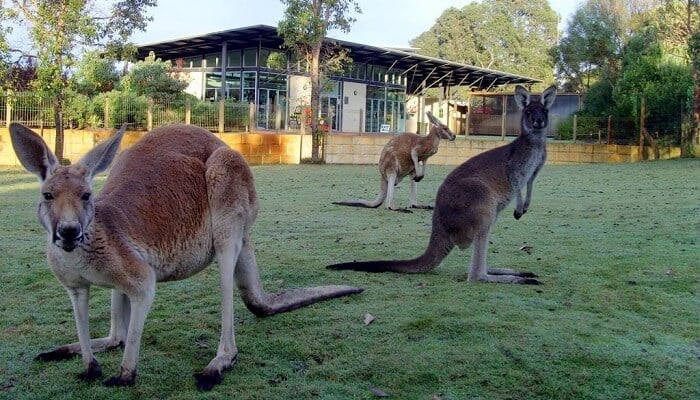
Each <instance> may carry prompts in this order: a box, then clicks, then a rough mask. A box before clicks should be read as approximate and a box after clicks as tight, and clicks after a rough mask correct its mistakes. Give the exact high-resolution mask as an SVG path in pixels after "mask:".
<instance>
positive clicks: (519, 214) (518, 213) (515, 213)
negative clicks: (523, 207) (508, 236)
mask: <svg viewBox="0 0 700 400" xmlns="http://www.w3.org/2000/svg"><path fill="white" fill-rule="evenodd" d="M523 214H525V211H522V212H520V211H518V210H515V211H513V217H515V219H520V217H522V216H523Z"/></svg>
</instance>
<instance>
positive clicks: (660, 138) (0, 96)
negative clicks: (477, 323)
mask: <svg viewBox="0 0 700 400" xmlns="http://www.w3.org/2000/svg"><path fill="white" fill-rule="evenodd" d="M475 98H476V99H477V101H474V102H472V103H471V104H470V111H469V112H468V113H466V114H462V115H461V116H460V117H459V118H460V119H459V121H458V122H459V125H460V126H462V127H464V129H463V131H462V130H460V132H461V133H468V134H469V135H509V136H513V135H517V134H518V132H519V118H520V117H519V110H518V109H517V107H516V105H515V103H514V102H513V100H512V96H507V95H503V94H498V95H490V94H489V95H488V96H487V95H483V94H482V95H479V97H475ZM579 107H580V100H579V97H574V96H573V95H572V96H570V97H567V96H557V101H556V102H555V104H554V109H553V110H552V111H553V112H551V113H550V126H549V130H548V132H547V134H548V136H550V137H552V138H554V139H559V140H573V141H585V142H598V143H608V144H637V143H639V138H640V136H642V133H643V132H645V134H646V135H648V136H649V137H651V138H653V139H654V140H656V141H657V142H658V143H659V144H663V145H672V146H673V145H678V144H680V140H681V137H682V135H683V134H684V133H686V131H689V130H690V129H691V128H690V126H691V112H690V109H691V108H690V107H688V106H685V107H684V106H683V105H680V106H679V107H678V112H674V113H671V114H669V113H668V112H667V111H665V110H659V109H655V108H653V107H650V108H644V107H642V106H641V104H640V108H639V111H638V112H636V113H637V114H640V115H644V118H640V117H638V116H633V115H630V116H604V117H591V116H585V115H580V113H579ZM63 111H64V118H63V119H64V123H65V125H66V126H65V127H69V128H105V127H107V128H115V127H119V126H121V125H122V124H124V123H126V124H128V125H129V129H132V130H150V129H153V128H156V127H159V126H163V125H168V124H172V123H189V124H194V125H198V126H201V127H203V128H205V129H209V130H212V131H217V132H245V131H249V130H250V129H251V127H252V126H260V121H261V119H260V117H259V116H258V117H257V119H258V121H257V123H256V114H255V111H256V108H255V107H253V106H252V105H251V104H249V103H241V102H234V101H232V100H220V101H209V100H197V99H195V98H194V97H192V96H188V95H183V96H180V97H176V98H170V99H150V98H147V97H146V96H136V95H134V94H131V93H124V92H111V93H108V94H102V95H98V96H95V97H93V98H88V97H86V96H82V95H77V94H71V95H66V97H65V101H64V105H63ZM343 113H344V117H343V122H342V125H343V128H347V129H348V131H349V132H382V131H383V130H382V126H376V127H373V126H371V124H370V123H369V121H370V119H369V117H368V116H367V115H366V113H364V112H363V111H362V110H354V111H353V110H345V111H343ZM268 114H270V115H273V114H271V113H270V112H268ZM270 115H268V117H269V118H272V119H273V120H274V119H275V118H276V117H275V116H273V117H270ZM340 115H343V114H340ZM340 115H336V114H335V113H334V114H332V115H331V114H328V115H323V114H322V116H324V118H321V121H322V124H321V126H320V128H321V129H322V130H324V131H339V130H341V129H342V128H341V120H340ZM304 117H305V116H304V115H301V113H296V112H289V113H283V114H282V119H283V120H285V119H286V120H285V121H284V122H282V123H281V124H280V123H279V122H278V123H276V124H274V126H277V129H280V128H279V127H280V126H281V127H282V128H281V129H285V130H300V129H302V128H303V127H304V126H303V125H308V118H309V117H308V116H306V117H307V118H304ZM269 118H268V119H269ZM305 120H306V124H305V123H304V121H305ZM9 122H19V123H22V124H24V125H26V126H29V127H32V128H42V127H44V128H52V127H55V114H54V101H53V99H52V98H48V97H45V96H43V97H42V96H41V95H39V94H36V93H32V92H4V93H0V123H2V125H7V124H8V123H9ZM268 122H269V121H268ZM386 126H387V127H388V131H390V132H402V131H404V130H405V125H404V120H403V119H400V118H396V119H395V120H394V119H392V123H391V124H387V125H386ZM263 128H264V126H263Z"/></svg>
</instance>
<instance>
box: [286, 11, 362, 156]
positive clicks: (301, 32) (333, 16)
mask: <svg viewBox="0 0 700 400" xmlns="http://www.w3.org/2000/svg"><path fill="white" fill-rule="evenodd" d="M281 2H282V3H283V4H285V5H286V6H287V8H286V9H285V11H284V17H283V19H282V20H281V21H280V22H279V24H278V26H277V31H278V32H279V34H280V36H282V38H283V39H284V46H285V47H287V48H289V49H292V50H293V51H295V52H296V53H297V55H299V57H300V58H301V59H304V60H306V62H307V63H308V65H309V74H310V75H311V115H312V116H314V117H313V118H312V119H311V133H312V147H311V160H312V161H313V162H319V161H321V154H322V153H321V148H322V146H323V131H321V130H320V129H319V121H318V118H315V116H317V115H318V112H319V105H320V104H319V103H320V96H321V86H322V82H323V79H322V78H323V73H322V65H323V64H324V63H325V64H327V65H335V66H337V63H338V60H339V59H343V58H344V56H343V54H342V53H340V54H339V52H338V50H337V48H334V46H333V44H332V43H327V42H326V41H325V38H326V35H327V34H328V31H330V30H335V29H338V30H340V31H341V32H344V33H347V32H349V31H350V26H351V25H352V24H353V23H354V22H355V18H353V17H351V16H350V15H349V14H350V13H351V12H352V11H354V12H356V13H361V12H362V10H361V9H360V6H359V5H358V3H357V1H355V0H281ZM324 48H325V49H326V50H327V51H326V52H324ZM338 56H339V58H338Z"/></svg>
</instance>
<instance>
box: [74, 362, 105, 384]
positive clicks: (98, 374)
mask: <svg viewBox="0 0 700 400" xmlns="http://www.w3.org/2000/svg"><path fill="white" fill-rule="evenodd" d="M99 378H102V368H100V363H98V362H97V360H95V359H94V358H93V359H92V361H91V362H90V365H89V366H88V368H87V369H86V370H85V371H83V372H81V373H79V374H78V379H80V380H81V381H86V382H90V381H94V380H96V379H99Z"/></svg>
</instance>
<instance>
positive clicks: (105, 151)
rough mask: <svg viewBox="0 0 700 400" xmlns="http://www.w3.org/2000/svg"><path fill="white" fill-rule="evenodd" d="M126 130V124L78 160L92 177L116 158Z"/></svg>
mask: <svg viewBox="0 0 700 400" xmlns="http://www.w3.org/2000/svg"><path fill="white" fill-rule="evenodd" d="M125 131H126V124H124V125H122V127H121V129H119V131H118V132H117V134H116V135H114V136H112V137H111V138H109V139H107V140H105V141H104V142H102V143H100V144H98V145H97V146H95V147H94V148H93V149H92V150H90V151H89V152H88V153H87V154H85V155H84V156H83V157H82V158H81V159H80V161H78V164H81V165H83V166H85V167H86V168H87V170H88V173H89V174H90V176H91V177H93V176H95V175H97V174H99V173H100V172H102V171H104V170H106V169H107V167H109V165H110V164H111V163H112V160H114V156H116V155H117V150H119V144H120V143H121V141H122V137H124V132H125Z"/></svg>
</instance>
